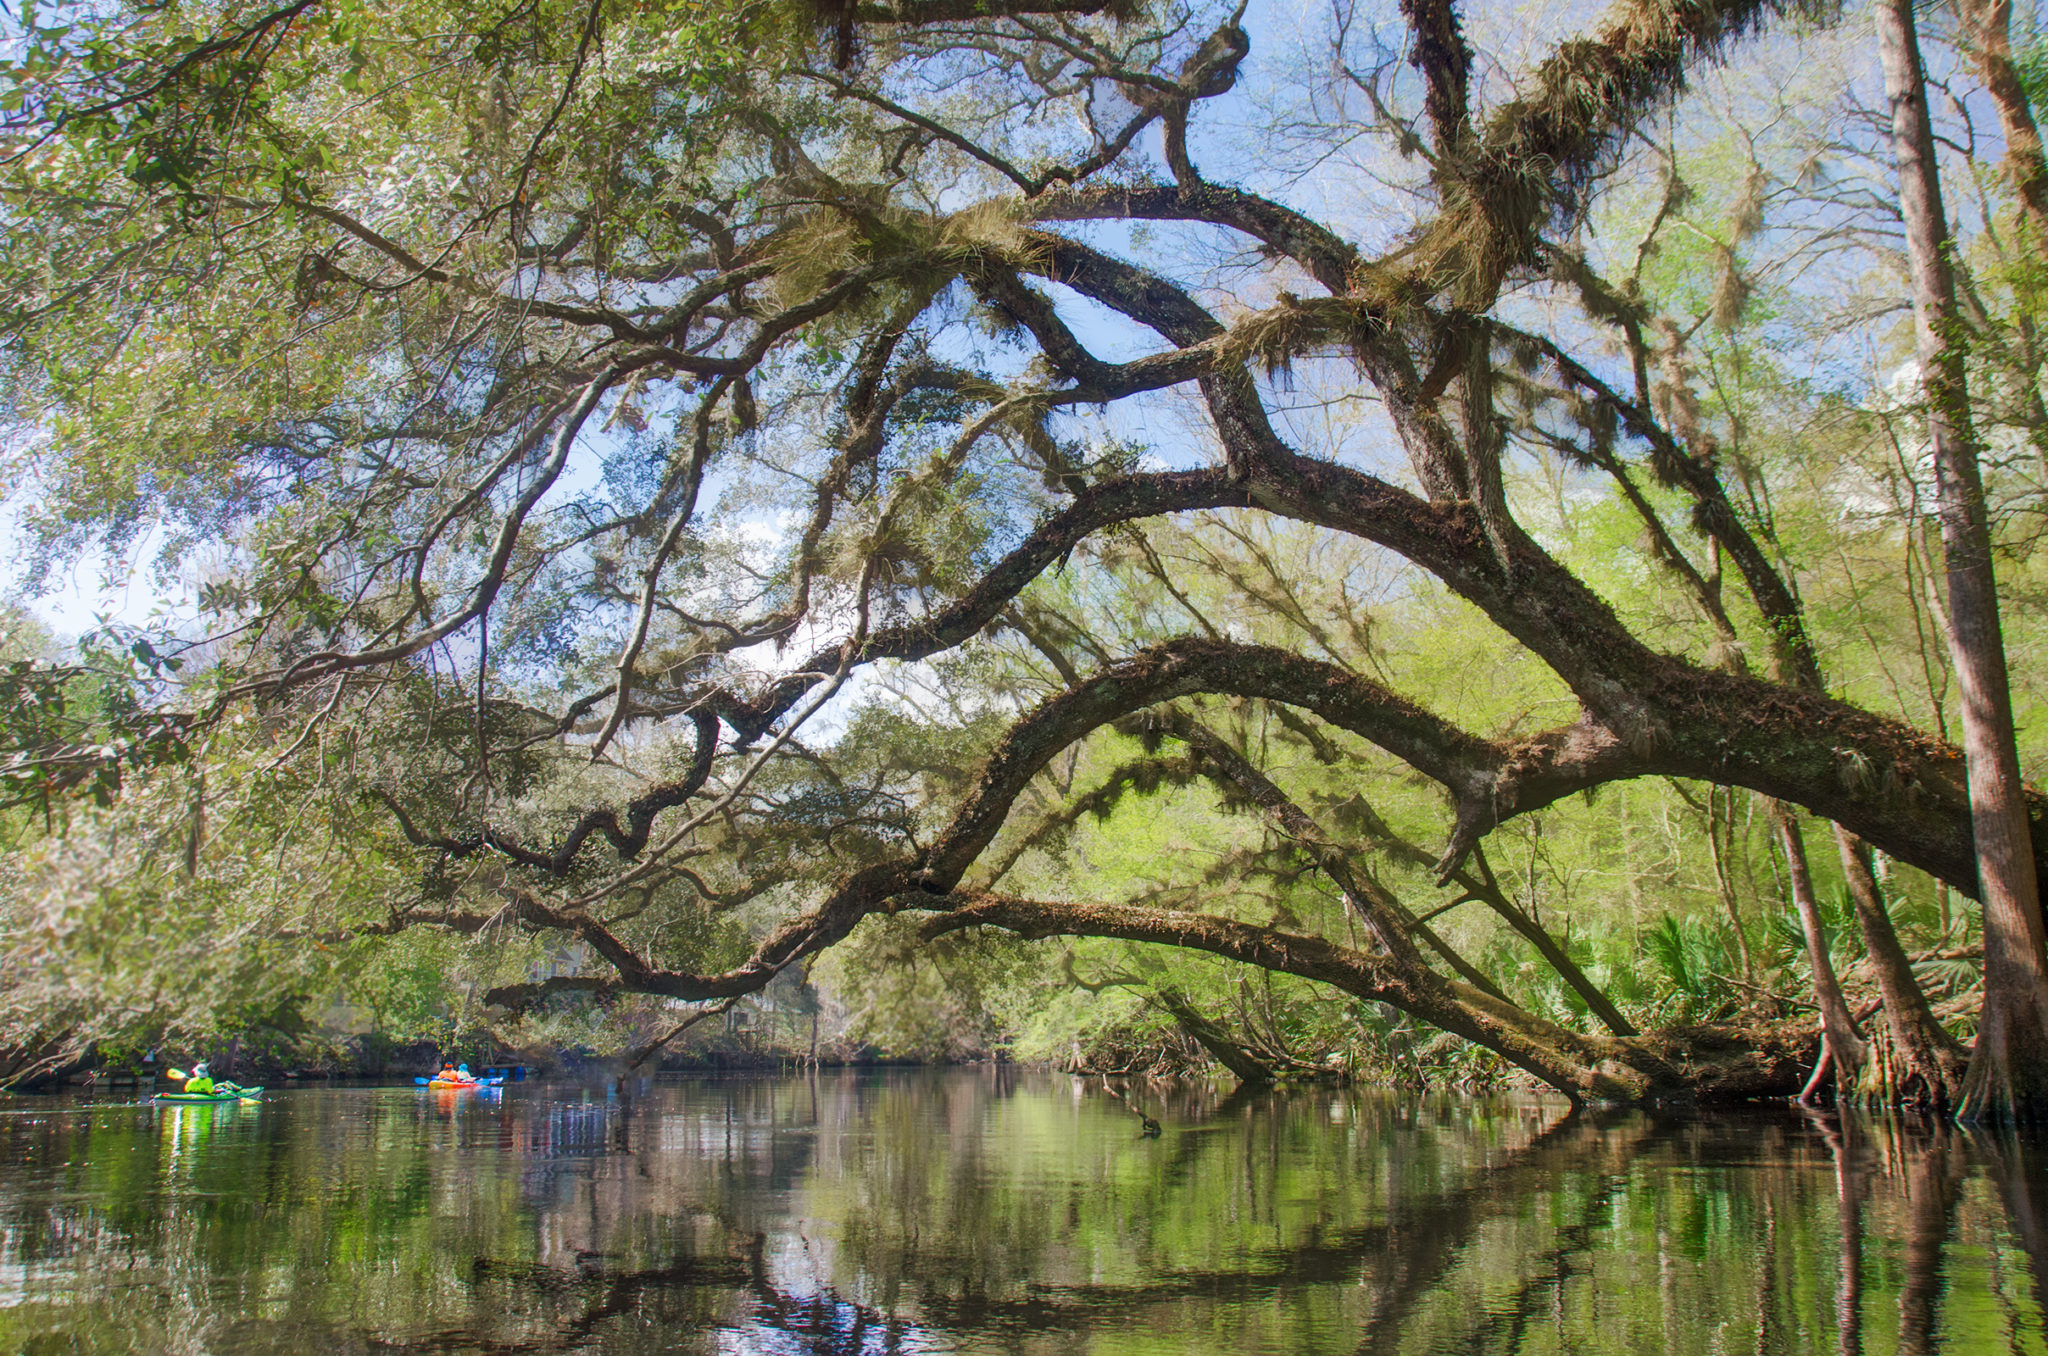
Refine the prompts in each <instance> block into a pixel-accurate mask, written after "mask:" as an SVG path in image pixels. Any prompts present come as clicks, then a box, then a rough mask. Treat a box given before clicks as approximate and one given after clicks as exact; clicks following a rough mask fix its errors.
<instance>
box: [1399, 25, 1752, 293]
mask: <svg viewBox="0 0 2048 1356" xmlns="http://www.w3.org/2000/svg"><path fill="white" fill-rule="evenodd" d="M1779 9H1780V6H1779V5H1777V4H1773V3H1769V2H1768V0H1620V3H1617V4H1615V5H1613V6H1612V7H1611V8H1610V9H1609V10H1608V11H1607V12H1606V14H1604V15H1602V16H1601V19H1600V21H1599V23H1598V24H1597V25H1596V26H1595V28H1594V30H1593V32H1592V33H1591V34H1590V35H1589V36H1586V37H1582V38H1571V39H1567V40H1566V41H1564V42H1562V43H1560V44H1559V45H1558V47H1557V49H1556V51H1555V52H1554V53H1553V54H1552V55H1551V56H1550V57H1548V58H1547V59H1546V60H1544V61H1543V62H1541V63H1540V64H1539V65H1538V66H1537V67H1536V69H1535V70H1534V71H1532V72H1530V73H1529V75H1528V77H1527V78H1526V79H1525V80H1524V81H1523V82H1521V86H1520V87H1521V88H1522V89H1523V90H1525V91H1527V92H1526V93H1525V94H1523V96H1522V97H1520V98H1517V99H1513V100H1510V101H1508V102H1507V103H1504V104H1502V105H1500V106H1498V107H1497V108H1495V109H1494V110H1493V111H1492V112H1491V113H1490V114H1489V115H1488V116H1487V118H1486V119H1485V121H1484V123H1483V124H1482V125H1481V126H1480V128H1479V129H1478V131H1477V133H1476V135H1475V137H1474V142H1473V148H1472V151H1471V153H1470V154H1469V155H1468V156H1466V157H1465V158H1464V163H1463V165H1462V166H1461V167H1460V168H1461V173H1460V174H1459V176H1458V184H1457V191H1456V192H1455V193H1454V194H1446V197H1445V202H1444V205H1443V208H1442V210H1441V211H1440V212H1439V214H1438V216H1437V219H1436V220H1435V222H1433V223H1432V224H1431V225H1430V226H1429V227H1428V228H1427V230H1426V231H1425V232H1424V234H1423V236H1422V238H1421V239H1420V240H1419V241H1418V242H1417V243H1416V246H1415V248H1414V249H1413V250H1412V251H1410V253H1409V256H1408V259H1407V260H1405V261H1404V263H1405V265H1406V269H1405V271H1406V272H1407V273H1408V275H1409V276H1410V278H1412V279H1413V280H1414V284H1415V285H1416V286H1417V287H1418V288H1419V289H1421V290H1423V291H1425V292H1427V293H1429V294H1437V293H1443V292H1450V293H1451V294H1452V295H1453V296H1454V297H1455V298H1456V299H1457V300H1458V302H1459V303H1460V304H1461V305H1464V306H1467V307H1469V308H1471V309H1475V310H1478V309H1484V308H1485V307H1486V306H1488V305H1490V304H1491V301H1492V299H1493V298H1494V296H1495V295H1496V294H1497V292H1498V290H1499V287H1500V284H1501V282H1502V281H1503V280H1504V279H1505V278H1506V277H1507V276H1508V275H1509V274H1510V273H1511V272H1512V271H1514V270H1516V269H1518V268H1523V267H1528V266H1530V265H1531V264H1533V263H1534V262H1535V260H1536V257H1537V254H1538V251H1539V248H1540V233H1541V231H1542V229H1543V227H1544V226H1545V225H1546V224H1548V223H1549V222H1550V221H1551V220H1552V219H1553V218H1554V217H1555V216H1556V215H1558V214H1559V213H1560V212H1561V211H1570V210H1573V209H1574V208H1576V206H1577V196H1578V192H1579V189H1580V188H1581V187H1582V186H1583V185H1584V184H1585V183H1586V182H1587V180H1588V179H1590V178H1591V177H1592V174H1593V172H1594V171H1595V170H1596V169H1597V168H1598V167H1599V165H1600V164H1601V162H1602V160H1603V158H1604V157H1606V156H1607V155H1608V154H1609V153H1610V152H1611V151H1612V149H1613V147H1614V146H1615V144H1616V143H1617V142H1618V141H1619V139H1620V138H1621V137H1622V136H1624V135H1626V133H1627V132H1628V130H1629V129H1630V128H1631V127H1633V126H1634V125H1635V123H1636V120H1637V119H1638V118H1639V117H1640V116H1641V115H1642V114H1643V113H1644V112H1646V111H1648V109H1649V108H1650V107H1651V106H1652V105H1654V104H1655V103H1656V102H1657V101H1659V100H1662V99H1666V98H1669V97H1670V96H1671V95H1673V94H1675V93H1677V92H1678V91H1679V90H1680V89H1682V88H1683V87H1684V84H1685V80H1686V76H1687V73H1688V71H1689V70H1690V69H1691V68H1692V66H1693V65H1694V64H1696V63H1697V62H1698V61H1700V60H1701V59H1703V58H1705V57H1708V56H1711V55H1712V54H1713V53H1715V52H1717V51H1719V50H1720V49H1721V48H1722V47H1723V46H1725V45H1726V44H1727V43H1728V42H1730V41H1732V40H1733V39H1735V38H1737V37H1739V36H1741V35H1742V34H1744V33H1746V32H1749V31H1751V30H1753V29H1755V28H1757V27H1758V26H1760V25H1761V24H1762V23H1763V22H1764V21H1765V20H1766V19H1768V18H1769V17H1771V16H1772V15H1773V14H1775V13H1777V12H1778V10H1779Z"/></svg>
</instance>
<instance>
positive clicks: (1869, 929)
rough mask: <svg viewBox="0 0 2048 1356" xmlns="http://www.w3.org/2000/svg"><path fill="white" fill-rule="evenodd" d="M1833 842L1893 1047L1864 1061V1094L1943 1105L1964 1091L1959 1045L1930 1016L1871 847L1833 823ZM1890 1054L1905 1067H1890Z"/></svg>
mask: <svg viewBox="0 0 2048 1356" xmlns="http://www.w3.org/2000/svg"><path fill="white" fill-rule="evenodd" d="M1835 846H1836V848H1837V850H1838V851H1839V852H1840V854H1841V858H1842V876H1843V879H1845V880H1846V881H1847V882H1848V884H1849V902H1850V904H1851V905H1852V906H1853V907H1854V908H1855V910H1856V925H1857V928H1858V929H1859V930H1860V931H1861V932H1862V934H1863V949H1864V955H1865V958H1866V959H1867V960H1868V961H1869V963H1870V968H1871V971H1872V973H1873V974H1875V975H1876V977H1877V991H1878V994H1879V995H1880V996H1881V997H1882V998H1883V999H1884V1020H1885V1031H1886V1034H1887V1035H1889V1036H1890V1038H1891V1048H1890V1050H1888V1051H1885V1052H1883V1053H1882V1054H1881V1055H1880V1056H1879V1057H1878V1058H1875V1059H1869V1060H1868V1061H1867V1062H1866V1064H1865V1066H1864V1085H1863V1093H1864V1098H1865V1100H1867V1101H1872V1102H1885V1103H1891V1102H1899V1103H1904V1104H1907V1105H1918V1106H1926V1107H1930V1108H1933V1109H1935V1110H1946V1109H1947V1108H1949V1107H1951V1106H1953V1105H1955V1102H1956V1099H1957V1098H1958V1097H1959V1096H1960V1095H1961V1094H1962V1089H1963V1065H1964V1060H1963V1048H1962V1046H1961V1045H1960V1044H1959V1043H1958V1042H1957V1041H1956V1038H1955V1037H1954V1036H1951V1035H1950V1034H1949V1032H1948V1028H1947V1027H1944V1026H1943V1025H1942V1024H1941V1021H1940V1019H1939V1018H1937V1017H1936V1016H1935V1015H1934V1008H1933V1006H1932V1005H1931V1004H1929V1003H1928V1001H1927V994H1926V992H1925V991H1924V990H1922V989H1921V987H1920V981H1919V979H1918V978H1917V977H1916V976H1915V975H1914V974H1913V963H1912V961H1911V960H1909V959H1908V958H1907V956H1906V948H1905V947H1904V946H1902V945H1900V943H1899V934H1898V931H1897V930H1896V929H1894V928H1893V927H1892V920H1891V914H1890V913H1889V912H1887V911H1886V909H1885V905H1884V895H1883V894H1882V893H1880V892H1879V890H1878V888H1877V876H1876V874H1875V873H1874V872H1872V871H1871V869H1870V848H1869V845H1868V844H1866V843H1864V841H1863V840H1862V839H1860V838H1858V837H1857V836H1856V835H1855V834H1853V833H1850V832H1849V831H1848V830H1847V829H1845V828H1842V827H1841V826H1840V825H1836V826H1835ZM1866 1053H1867V1052H1866ZM1893 1060H1897V1061H1899V1062H1900V1063H1901V1064H1903V1067H1902V1068H1894V1067H1892V1061H1893Z"/></svg>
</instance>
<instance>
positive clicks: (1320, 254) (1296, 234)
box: [1031, 183, 1359, 294]
mask: <svg viewBox="0 0 2048 1356" xmlns="http://www.w3.org/2000/svg"><path fill="white" fill-rule="evenodd" d="M1031 215H1032V218H1033V219H1034V220H1037V221H1095V220H1119V221H1201V222H1207V223H1209V224H1211V225H1216V226H1228V227H1230V228H1232V229H1233V230H1237V231H1241V232H1243V233H1244V234H1245V235H1248V236H1251V237H1252V238H1253V239H1255V240H1258V241H1260V242H1261V243H1263V244H1266V245H1269V246H1271V247H1272V248H1273V249H1275V250H1277V251H1279V252H1280V253H1281V254H1283V255H1285V256H1286V257H1288V258H1290V259H1292V260H1294V261H1295V262H1296V263H1298V264H1300V265H1301V266H1302V268H1304V269H1305V270H1307V271H1308V273H1309V275H1310V276H1311V277H1313V278H1314V279H1315V280H1316V281H1317V282H1319V283H1321V284H1322V285H1323V286H1324V287H1327V288H1328V289H1329V290H1330V291H1331V293H1332V294H1340V293H1343V292H1345V291H1346V290H1348V289H1349V287H1350V285H1351V279H1352V275H1353V273H1354V272H1355V271H1356V269H1357V268H1358V262H1359V255H1358V251H1357V249H1356V248H1355V247H1354V246H1353V245H1352V244H1351V243H1350V242H1349V241H1347V240H1345V239H1344V238H1343V237H1341V236H1339V235H1337V234H1336V233H1335V232H1333V231H1331V230H1330V229H1329V228H1328V227H1326V226H1324V225H1323V224H1322V223H1320V222H1318V221H1314V220H1312V219H1310V218H1308V217H1305V216H1303V215H1301V214H1300V213H1299V212H1296V211H1294V210H1293V209H1292V208H1289V207H1283V206H1281V205H1280V204H1278V203H1275V202H1271V201H1269V200H1267V199H1265V198H1261V197H1259V196H1258V195H1257V194H1254V193H1247V192H1245V191H1244V190H1243V189H1239V188H1228V187H1224V186H1222V185H1219V184H1210V183H1200V184H1135V185H1132V186H1129V187H1124V186H1108V187H1094V186H1091V187H1088V188H1075V189H1070V190H1067V191H1064V192H1060V193H1052V194H1047V195H1046V196H1045V197H1043V198H1040V199H1039V200H1038V201H1037V202H1035V203H1033V204H1032V209H1031Z"/></svg>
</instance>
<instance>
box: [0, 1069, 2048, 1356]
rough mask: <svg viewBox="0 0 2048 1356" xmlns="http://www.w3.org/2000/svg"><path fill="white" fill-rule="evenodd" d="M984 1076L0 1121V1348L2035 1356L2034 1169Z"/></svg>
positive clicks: (1772, 1139) (1952, 1156)
mask: <svg viewBox="0 0 2048 1356" xmlns="http://www.w3.org/2000/svg"><path fill="white" fill-rule="evenodd" d="M1128 1100H1130V1101H1131V1102H1132V1104H1133V1105H1136V1106H1140V1107H1142V1108H1143V1109H1144V1111H1145V1112H1146V1114H1150V1115H1153V1116H1156V1117H1158V1118H1159V1119H1160V1120H1161V1121H1163V1122H1165V1123H1166V1126H1167V1130H1166V1133H1165V1134H1164V1136H1162V1137H1161V1138H1159V1139H1156V1140H1155V1139H1147V1138H1144V1137H1142V1136H1141V1135H1140V1134H1139V1133H1138V1122H1137V1118H1136V1117H1134V1116H1133V1115H1132V1114H1131V1111H1130V1109H1129V1108H1127V1107H1125V1106H1122V1105H1120V1104H1119V1103H1118V1102H1116V1101H1115V1100H1112V1099H1109V1098H1106V1097H1104V1096H1102V1095H1101V1093H1100V1092H1099V1090H1096V1089H1091V1088H1090V1087H1088V1086H1086V1085H1084V1084H1082V1083H1081V1082H1079V1081H1077V1080H1072V1079H1067V1078H1063V1077H1057V1076H1041V1075H1030V1074H1019V1073H1017V1072H1016V1071H1012V1070H1004V1071H981V1072H954V1073H909V1074H898V1075H890V1076H853V1075H824V1076H820V1077H817V1078H810V1079H784V1080H772V1079H771V1080H731V1081H708V1080H707V1081H692V1082H682V1083H667V1082H664V1083H661V1084H658V1085H657V1084H642V1085H638V1086H635V1087H630V1088H627V1089H625V1090H624V1091H623V1093H622V1092H621V1091H620V1090H618V1089H585V1088H578V1087H573V1086H572V1087H559V1086H548V1085H531V1084H529V1085H524V1086H521V1087H519V1088H515V1089H511V1090H508V1092H507V1093H506V1095H504V1096H503V1097H500V1098H483V1097H477V1096H475V1095H474V1094H455V1095H448V1094H438V1093H425V1092H414V1091H413V1090H410V1089H405V1090H400V1089H375V1090H372V1089H346V1090H306V1091H293V1092H290V1093H288V1094H286V1095H284V1096H282V1097H279V1098H276V1099H274V1100H271V1101H267V1102H265V1103H264V1104H263V1105H261V1106H258V1107H247V1106H231V1105H222V1106H187V1107H176V1108H153V1107H147V1106H133V1105H126V1106H119V1105H89V1104H85V1103H78V1102H30V1101H29V1100H28V1099H18V1100H16V1101H13V1102H8V1103H4V1104H0V1110H4V1111H5V1112H6V1113H8V1114H0V1351H40V1350H45V1349H47V1350H74V1349H84V1350H91V1351H147V1352H159V1351H174V1352H182V1351H191V1352H202V1351H203V1352H234V1351H275V1350H279V1349H301V1350H304V1349H321V1350H323V1351H332V1352H336V1353H341V1352H358V1351H364V1352H366V1351H373V1350H374V1351H435V1352H515V1351H520V1352H524V1351H532V1352H550V1351H565V1352H566V1351H613V1352H622V1353H636V1352H643V1351H648V1352H651V1351H677V1350H680V1351H698V1352H747V1353H753V1352H785V1351H787V1352H832V1353H867V1352H1005V1353H1023V1354H1025V1356H1036V1354H1037V1353H1047V1354H1050V1353H1058V1354H1059V1356H1074V1354H1075V1353H1137V1352H1171V1351H1223V1350H1227V1351H1248V1352H1287V1353H1290V1354H1292V1353H1320V1352H1365V1353H1375V1352H1384V1353H1440V1352H1488V1353H1492V1352H1500V1353H1509V1352H1530V1353H1535V1352H1638V1351H1680V1352H1693V1351H1699V1352H1707V1351H1729V1352H1736V1351H1740V1352H1786V1353H1808V1352H1813V1353H1820V1352H1838V1353H1887V1354H1889V1353H1894V1352H1897V1353H1912V1352H1937V1351H1949V1352H1998V1351H2027V1352H2044V1353H2048V1340H2044V1334H2043V1327H2042V1311H2041V1308H2040V1305H2039V1302H2038V1300H2037V1296H2038V1295H2039V1294H2040V1293H2041V1286H2042V1283H2043V1281H2044V1280H2048V1271H2044V1264H2048V1238H2044V1233H2048V1177H2044V1171H2048V1164H2044V1162H2043V1157H2042V1154H2041V1151H2040V1147H2039V1146H2038V1145H2037V1144H2032V1143H2028V1142H2024V1141H2021V1140H2017V1139H2013V1138H2009V1137H2000V1136H1990V1135H1984V1134H1976V1133H1965V1132H1962V1131H1959V1130H1956V1129H1954V1128H1952V1127H1945V1126H1931V1125H1923V1124H1918V1123H1908V1122H1901V1121H1896V1120H1889V1119H1872V1118H1863V1117H1856V1116H1838V1115H1834V1114H1831V1113H1818V1112H1795V1111H1791V1110H1785V1111H1758V1112H1753V1113H1747V1114H1742V1115H1722V1116H1713V1117H1659V1116H1646V1115H1641V1114H1636V1113H1612V1114H1604V1115H1579V1116H1572V1117H1565V1116H1564V1115H1563V1114H1562V1109H1561V1108H1560V1107H1557V1106H1554V1105H1551V1104H1547V1103H1515V1102H1506V1101H1497V1102H1471V1101H1459V1100H1453V1099H1442V1100H1432V1099H1426V1098H1414V1097H1397V1096H1387V1095H1381V1094H1375V1093H1370V1092H1353V1091H1335V1092H1333V1091H1330V1090H1327V1089H1323V1090H1304V1091H1297V1092H1282V1093H1268V1094H1259V1095H1250V1096H1245V1095H1240V1096H1232V1097H1229V1098H1219V1097H1217V1096H1216V1095H1215V1094H1213V1093H1210V1092H1208V1091H1206V1090H1197V1089H1154V1090H1150V1091H1149V1092H1148V1091H1143V1090H1135V1089H1134V1090H1132V1091H1131V1092H1130V1094H1129V1097H1128Z"/></svg>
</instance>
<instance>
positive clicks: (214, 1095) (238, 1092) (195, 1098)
mask: <svg viewBox="0 0 2048 1356" xmlns="http://www.w3.org/2000/svg"><path fill="white" fill-rule="evenodd" d="M262 1095H263V1089H261V1088H237V1089H235V1090H234V1091H233V1092H160V1093H158V1094H157V1095H156V1098H155V1100H157V1101H159V1102H179V1103H209V1104H210V1103H213V1102H239V1101H241V1100H242V1099H243V1098H245V1097H247V1098H250V1099H251V1100H254V1099H255V1098H258V1097H261V1096H262Z"/></svg>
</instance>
